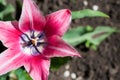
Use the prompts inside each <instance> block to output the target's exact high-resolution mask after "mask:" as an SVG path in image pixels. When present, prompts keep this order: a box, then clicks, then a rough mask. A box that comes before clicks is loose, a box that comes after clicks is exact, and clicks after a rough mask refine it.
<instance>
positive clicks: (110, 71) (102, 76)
mask: <svg viewBox="0 0 120 80" xmlns="http://www.w3.org/2000/svg"><path fill="white" fill-rule="evenodd" d="M1 1H2V0H1ZM6 1H7V4H11V5H12V6H13V8H14V9H12V8H11V11H10V14H11V17H12V18H13V19H12V18H11V17H10V16H9V17H10V18H8V17H7V18H6V17H4V18H1V20H14V19H15V20H19V17H20V14H21V6H22V1H19V0H6ZM36 3H37V5H38V6H39V8H40V10H41V11H42V13H43V14H44V15H47V14H49V13H51V12H54V11H56V10H59V9H64V8H68V9H70V10H71V11H78V10H83V9H91V10H99V11H102V12H104V13H106V14H107V15H109V17H110V18H101V17H92V18H90V17H85V18H82V19H73V20H72V23H71V28H74V27H76V26H79V25H81V26H88V25H90V26H92V28H93V29H94V28H96V27H97V26H102V25H104V26H110V27H111V28H116V29H120V9H119V8H120V0H36ZM0 4H1V3H0ZM7 6H8V5H7ZM0 9H1V7H0ZM1 10H2V9H1ZM10 14H9V15H10ZM88 14H89V13H88ZM85 44H86V43H85V42H82V43H81V44H77V45H75V46H74V47H75V48H76V49H77V50H78V51H79V52H80V54H81V55H82V58H77V57H72V58H70V57H66V58H59V59H56V58H54V59H53V61H52V63H51V64H52V65H51V69H50V75H49V80H120V33H113V34H112V35H110V36H108V37H107V38H106V39H105V40H104V41H102V42H101V43H100V45H99V46H97V49H95V50H94V49H91V48H88V47H86V46H85ZM5 49H6V48H5V47H3V45H2V43H1V44H0V52H2V51H3V50H5ZM61 59H62V61H61ZM57 61H59V62H60V63H58V62H57ZM59 64H60V66H59ZM61 64H62V65H61ZM57 65H58V66H57ZM52 67H53V68H52ZM54 67H55V68H54ZM56 67H57V69H56ZM22 70H23V68H22ZM22 70H18V71H16V72H15V73H14V72H10V73H8V74H6V75H3V76H1V78H0V80H20V79H19V78H16V77H20V76H21V75H19V74H20V73H18V72H19V71H22ZM13 73H14V74H13ZM22 76H23V75H22ZM21 80H29V79H25V78H23V79H21Z"/></svg>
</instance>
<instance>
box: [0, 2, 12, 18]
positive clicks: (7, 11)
mask: <svg viewBox="0 0 120 80" xmlns="http://www.w3.org/2000/svg"><path fill="white" fill-rule="evenodd" d="M13 12H14V8H13V6H12V5H10V4H9V5H7V6H6V8H5V9H4V10H3V11H1V12H0V18H1V19H2V20H8V19H9V17H12V13H13ZM6 16H7V17H6ZM5 17H6V18H5Z"/></svg>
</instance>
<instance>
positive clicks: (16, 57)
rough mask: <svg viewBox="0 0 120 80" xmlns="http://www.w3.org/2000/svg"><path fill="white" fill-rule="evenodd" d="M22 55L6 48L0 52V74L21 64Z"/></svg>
mask: <svg viewBox="0 0 120 80" xmlns="http://www.w3.org/2000/svg"><path fill="white" fill-rule="evenodd" d="M22 62H23V56H22V54H20V53H18V51H16V50H12V49H7V50H6V51H4V52H3V53H1V54H0V75H2V74H5V73H7V72H9V71H11V70H15V69H17V68H19V67H21V66H22Z"/></svg>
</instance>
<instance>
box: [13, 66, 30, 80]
mask: <svg viewBox="0 0 120 80" xmlns="http://www.w3.org/2000/svg"><path fill="white" fill-rule="evenodd" d="M15 74H16V76H17V78H18V80H32V79H31V77H30V76H29V75H28V73H27V72H26V71H25V70H24V69H22V68H19V69H17V70H15Z"/></svg>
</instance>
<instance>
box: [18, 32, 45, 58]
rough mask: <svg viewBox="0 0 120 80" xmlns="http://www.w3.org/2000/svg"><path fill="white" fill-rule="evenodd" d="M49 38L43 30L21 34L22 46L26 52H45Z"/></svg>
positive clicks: (34, 54) (36, 53)
mask: <svg viewBox="0 0 120 80" xmlns="http://www.w3.org/2000/svg"><path fill="white" fill-rule="evenodd" d="M46 45H47V39H46V36H45V34H44V33H43V32H38V31H29V32H26V33H23V34H22V35H21V36H20V46H21V49H22V51H23V53H25V54H29V55H33V56H36V55H40V54H42V53H43V51H44V49H45V46H46Z"/></svg>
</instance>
